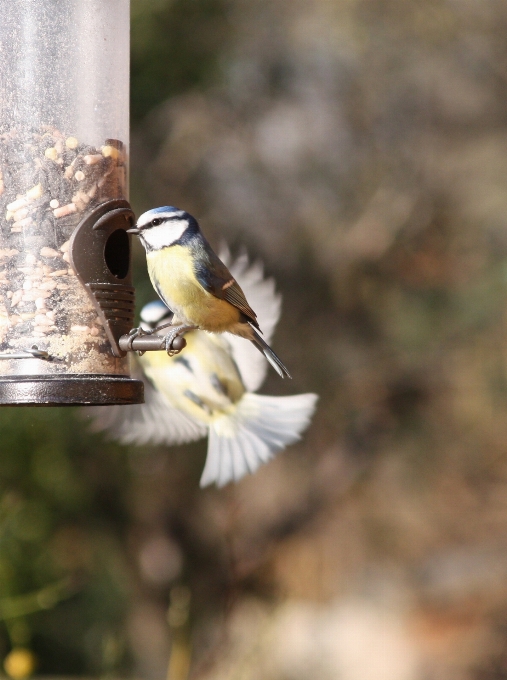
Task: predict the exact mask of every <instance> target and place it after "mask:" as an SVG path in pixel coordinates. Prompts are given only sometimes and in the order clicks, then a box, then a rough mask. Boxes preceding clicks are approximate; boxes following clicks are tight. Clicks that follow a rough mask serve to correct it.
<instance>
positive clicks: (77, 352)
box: [0, 0, 143, 405]
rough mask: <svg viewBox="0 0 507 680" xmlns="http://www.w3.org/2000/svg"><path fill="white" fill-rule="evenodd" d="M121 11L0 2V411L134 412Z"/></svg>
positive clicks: (117, 6)
mask: <svg viewBox="0 0 507 680" xmlns="http://www.w3.org/2000/svg"><path fill="white" fill-rule="evenodd" d="M128 97H129V2H128V0H79V2H77V1H76V0H37V2H27V0H9V2H3V3H2V21H1V22H0V404H4V405H9V404H12V405H13V404H40V405H43V404H44V405H52V404H53V405H63V404H128V403H139V402H141V401H142V397H143V391H142V389H143V388H142V383H141V382H140V381H137V380H133V379H131V378H130V374H129V362H128V357H127V354H126V352H124V351H123V350H122V349H120V346H119V338H120V336H121V335H124V334H125V333H128V331H129V330H130V329H131V328H132V326H133V321H134V289H133V287H132V276H131V256H130V236H129V235H128V234H127V233H126V230H127V229H129V228H130V227H131V225H132V223H133V213H132V210H131V209H130V206H129V204H128V202H127V199H128V131H129V115H128V111H129V108H128V104H129V102H128Z"/></svg>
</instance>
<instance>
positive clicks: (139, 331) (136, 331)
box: [125, 326, 153, 356]
mask: <svg viewBox="0 0 507 680" xmlns="http://www.w3.org/2000/svg"><path fill="white" fill-rule="evenodd" d="M152 332H153V331H145V330H144V328H141V326H139V328H133V329H132V330H130V331H129V332H128V333H127V338H128V340H127V344H126V347H125V349H126V350H127V351H129V352H134V351H135V350H134V348H133V346H132V345H133V342H134V340H136V338H141V337H142V336H143V335H151V334H152ZM142 354H144V352H142V353H141V352H139V356H142Z"/></svg>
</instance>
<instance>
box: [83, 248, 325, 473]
mask: <svg viewBox="0 0 507 680" xmlns="http://www.w3.org/2000/svg"><path fill="white" fill-rule="evenodd" d="M222 257H223V259H225V260H226V261H228V259H229V255H228V254H224V255H222ZM231 271H232V273H233V274H234V276H235V278H237V279H238V281H239V282H240V283H241V286H242V288H243V290H244V291H245V293H246V294H247V295H248V297H249V299H250V300H251V301H252V304H255V306H256V308H257V310H258V313H259V321H260V323H262V325H263V328H264V330H265V333H266V338H267V340H268V341H269V340H270V339H271V336H272V334H273V331H274V329H275V326H276V323H277V321H278V318H279V315H280V304H281V301H280V296H279V295H278V294H277V293H276V292H275V287H274V282H273V280H272V279H265V278H264V275H263V270H262V266H261V265H259V264H254V265H252V264H250V263H249V262H248V259H247V257H246V255H243V256H240V257H239V258H237V259H236V260H235V261H234V262H233V263H232V264H231ZM231 276H232V275H231ZM168 315H170V312H169V310H168V309H167V307H166V306H165V305H163V304H162V303H161V302H160V301H158V300H157V301H156V302H152V303H149V304H148V305H146V306H145V307H144V308H143V310H142V313H141V318H142V322H143V327H144V328H145V330H151V329H153V328H154V327H155V326H156V325H157V324H160V323H161V322H165V321H166V319H167V318H168ZM185 339H186V341H187V346H186V348H185V350H184V352H182V353H181V354H178V355H176V356H169V355H168V354H166V353H165V352H147V353H146V354H144V355H143V356H142V357H139V359H137V360H136V363H137V362H139V363H138V364H137V365H138V370H139V371H142V373H141V376H140V377H142V379H143V380H144V383H145V400H146V401H145V403H144V404H139V405H132V406H98V407H87V409H86V415H92V417H93V418H94V423H93V428H94V429H95V430H108V431H109V434H110V435H111V436H112V437H114V438H116V439H119V440H120V441H121V442H122V443H124V444H131V443H133V444H146V443H152V444H181V443H185V442H190V441H194V440H197V439H200V438H202V437H206V436H208V454H207V457H206V463H205V467H204V470H203V473H202V477H201V481H200V484H201V486H206V485H208V484H212V483H216V484H217V485H218V486H223V485H224V484H227V483H228V482H230V481H232V480H235V481H237V480H239V479H240V478H241V477H243V476H244V475H245V474H247V473H253V472H255V470H256V469H257V468H258V467H259V466H260V465H261V464H262V463H265V462H267V461H268V460H269V459H270V458H272V457H273V455H274V454H275V453H276V452H277V451H280V450H282V449H283V448H285V447H286V446H287V445H288V444H292V443H293V442H296V441H297V440H298V439H300V437H301V433H302V432H303V431H304V430H305V429H306V428H307V426H308V425H309V423H310V419H311V417H312V414H313V412H314V410H315V404H316V401H317V395H315V394H298V395H294V396H288V397H270V396H264V395H259V394H255V393H254V392H255V391H256V390H257V389H258V388H259V387H260V385H261V383H262V381H263V380H264V377H265V375H266V371H267V366H268V364H267V362H266V359H265V358H264V355H262V354H260V353H258V352H257V351H256V349H254V347H253V346H252V345H251V344H250V343H245V342H244V341H243V340H242V339H241V338H239V337H238V336H235V335H232V334H230V333H227V332H225V333H223V334H220V335H217V334H214V333H213V334H212V333H206V332H204V331H201V330H193V331H189V332H188V333H187V334H186V336H185Z"/></svg>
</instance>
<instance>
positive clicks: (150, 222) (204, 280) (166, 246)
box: [128, 206, 291, 378]
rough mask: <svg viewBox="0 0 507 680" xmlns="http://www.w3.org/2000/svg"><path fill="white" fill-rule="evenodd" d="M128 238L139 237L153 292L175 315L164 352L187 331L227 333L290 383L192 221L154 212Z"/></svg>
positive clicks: (172, 212)
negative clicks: (243, 340)
mask: <svg viewBox="0 0 507 680" xmlns="http://www.w3.org/2000/svg"><path fill="white" fill-rule="evenodd" d="M128 232H129V233H130V234H137V235H138V236H139V239H140V241H141V243H142V245H143V246H144V248H145V250H146V261H147V264H148V273H149V275H150V279H151V282H152V284H153V287H154V288H155V290H156V291H157V293H158V294H159V296H160V298H161V300H162V301H163V302H164V303H165V304H166V305H167V307H169V309H170V310H171V311H172V312H173V314H174V317H173V325H174V326H175V328H174V329H173V330H172V331H171V332H170V333H169V334H168V335H167V347H168V348H170V347H171V345H172V342H173V341H174V339H175V338H176V337H178V336H180V335H182V334H183V333H186V332H187V331H189V330H195V329H199V330H204V331H209V332H211V333H224V332H228V333H232V334H233V335H237V336H239V337H241V338H246V339H247V340H250V341H251V342H252V343H253V345H254V346H255V347H256V348H257V349H258V350H259V351H260V352H262V353H263V354H264V356H265V357H266V359H267V360H268V361H269V363H270V364H271V366H273V368H274V369H275V371H276V372H277V373H278V374H279V375H280V376H281V377H282V378H283V377H284V376H287V377H288V378H290V377H291V376H290V374H289V371H288V370H287V368H286V367H285V366H284V364H283V363H282V361H281V360H280V359H279V357H278V356H277V355H276V354H275V353H274V352H273V350H272V349H271V347H270V346H269V345H268V344H267V343H266V341H265V340H264V339H263V338H262V337H261V336H260V335H259V333H258V332H257V331H258V330H259V331H260V327H259V323H258V321H257V314H256V313H255V312H254V311H253V309H252V308H251V307H250V305H249V304H248V302H247V299H246V297H245V294H244V293H243V291H242V290H241V287H240V286H239V285H238V282H237V281H236V280H235V278H234V277H233V276H232V274H231V272H230V271H229V270H228V269H227V267H226V266H225V265H224V263H223V262H222V261H221V260H220V258H219V257H217V255H215V253H214V252H213V250H212V249H211V246H210V245H209V243H208V242H207V241H206V239H205V238H204V236H203V235H202V233H201V230H200V228H199V224H198V223H197V220H196V219H195V218H194V217H192V215H189V213H187V212H185V211H184V210H179V209H178V208H173V207H171V206H165V207H162V208H154V209H153V210H148V212H145V213H143V214H142V215H141V217H140V218H139V219H138V220H137V224H136V226H135V228H133V229H129V230H128Z"/></svg>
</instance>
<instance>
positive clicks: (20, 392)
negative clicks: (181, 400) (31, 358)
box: [0, 374, 144, 406]
mask: <svg viewBox="0 0 507 680" xmlns="http://www.w3.org/2000/svg"><path fill="white" fill-rule="evenodd" d="M143 403H144V383H143V382H142V381H141V380H133V379H132V378H127V377H122V376H118V375H114V376H112V375H90V374H84V375H77V374H71V375H68V374H67V375H65V374H63V375H62V374H60V375H55V376H49V375H44V376H39V375H16V376H3V377H1V378H0V406H77V405H81V406H105V405H113V404H143Z"/></svg>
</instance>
